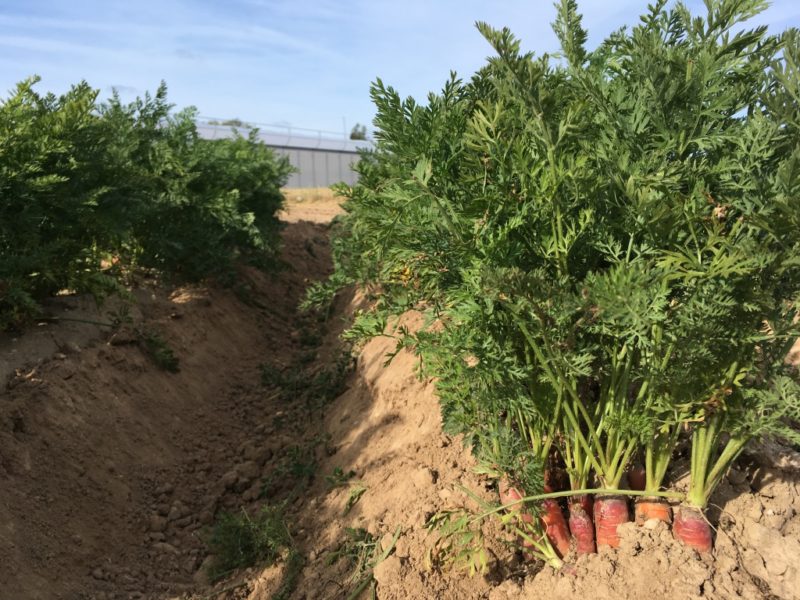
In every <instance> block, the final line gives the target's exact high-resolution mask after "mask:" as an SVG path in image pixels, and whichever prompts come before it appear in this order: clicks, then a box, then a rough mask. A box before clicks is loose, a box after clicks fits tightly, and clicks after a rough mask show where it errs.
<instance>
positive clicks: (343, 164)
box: [197, 121, 372, 188]
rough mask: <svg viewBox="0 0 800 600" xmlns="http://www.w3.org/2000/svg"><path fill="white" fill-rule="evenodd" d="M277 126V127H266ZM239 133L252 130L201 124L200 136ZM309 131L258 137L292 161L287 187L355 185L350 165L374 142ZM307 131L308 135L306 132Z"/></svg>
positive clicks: (221, 136)
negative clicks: (312, 133)
mask: <svg viewBox="0 0 800 600" xmlns="http://www.w3.org/2000/svg"><path fill="white" fill-rule="evenodd" d="M267 127H268V128H269V127H275V126H267ZM237 131H238V132H239V133H241V134H243V135H247V133H248V132H249V131H251V130H250V129H249V127H246V126H245V127H239V128H235V127H230V126H228V125H218V124H212V123H205V122H202V121H200V122H198V123H197V133H198V134H199V135H200V136H201V137H203V138H205V139H210V140H215V139H224V138H232V137H233V136H235V135H237ZM308 131H310V130H301V131H300V133H299V134H298V132H297V130H294V133H293V130H292V128H289V127H287V128H282V129H281V131H269V130H268V129H259V130H258V134H257V137H258V139H259V140H260V141H262V142H263V143H264V144H265V145H267V146H269V147H270V148H272V149H273V150H274V151H275V152H278V153H280V154H284V155H286V156H288V157H289V162H290V163H291V164H292V166H294V167H295V168H296V169H299V172H298V173H295V174H293V175H292V176H291V177H290V178H289V182H288V183H287V185H286V187H290V188H298V187H329V186H331V185H333V184H334V183H339V182H340V181H344V182H345V183H347V184H349V185H353V184H354V183H355V182H356V180H357V179H358V177H357V175H356V174H355V173H354V172H353V170H352V169H351V168H350V165H351V164H353V163H355V162H358V158H359V157H358V152H357V149H359V148H371V147H372V143H371V142H369V141H366V140H350V139H347V138H341V139H336V138H327V137H323V135H322V134H323V133H324V132H322V131H317V132H316V133H317V135H309V134H308ZM303 132H305V133H303Z"/></svg>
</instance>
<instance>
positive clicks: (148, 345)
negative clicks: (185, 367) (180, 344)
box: [139, 330, 180, 373]
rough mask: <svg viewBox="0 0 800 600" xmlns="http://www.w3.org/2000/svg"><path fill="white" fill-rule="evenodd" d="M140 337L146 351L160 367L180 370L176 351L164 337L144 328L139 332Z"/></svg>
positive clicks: (173, 370) (172, 371) (171, 370)
mask: <svg viewBox="0 0 800 600" xmlns="http://www.w3.org/2000/svg"><path fill="white" fill-rule="evenodd" d="M139 338H140V340H141V343H142V345H143V347H144V351H145V353H147V355H148V356H149V357H150V359H151V360H152V361H153V362H154V363H155V364H156V366H157V367H158V368H160V369H164V370H165V371H169V372H170V373H177V372H178V371H180V360H179V359H178V357H177V356H175V352H174V351H173V350H172V348H170V346H169V344H168V343H167V341H166V340H165V339H164V337H163V336H162V335H161V334H160V333H158V332H156V331H152V330H144V331H141V332H140V333H139Z"/></svg>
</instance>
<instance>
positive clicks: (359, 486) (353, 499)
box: [344, 482, 367, 514]
mask: <svg viewBox="0 0 800 600" xmlns="http://www.w3.org/2000/svg"><path fill="white" fill-rule="evenodd" d="M366 491H367V486H365V485H364V484H363V483H361V482H356V483H353V484H352V487H351V488H350V495H349V496H348V497H347V502H345V504H344V514H347V513H349V512H350V510H351V509H352V508H353V507H354V506H355V505H356V504H357V503H358V501H359V500H361V496H363V495H364V492H366Z"/></svg>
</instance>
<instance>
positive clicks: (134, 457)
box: [0, 222, 336, 600]
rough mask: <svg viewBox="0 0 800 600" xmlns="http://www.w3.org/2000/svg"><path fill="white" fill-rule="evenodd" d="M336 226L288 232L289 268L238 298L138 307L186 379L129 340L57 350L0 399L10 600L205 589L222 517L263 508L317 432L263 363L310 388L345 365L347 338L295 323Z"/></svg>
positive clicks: (1, 552)
mask: <svg viewBox="0 0 800 600" xmlns="http://www.w3.org/2000/svg"><path fill="white" fill-rule="evenodd" d="M326 229H327V228H326V226H325V225H319V224H314V223H309V222H293V223H290V224H289V225H288V226H287V228H286V230H285V232H284V251H283V256H282V259H283V261H284V263H285V265H287V266H286V268H285V269H284V270H282V271H280V272H278V273H277V274H275V275H273V276H270V275H265V274H263V273H260V272H258V271H255V270H247V271H245V272H244V273H243V275H244V277H245V281H246V282H247V285H243V286H239V287H237V288H235V289H233V290H220V289H214V288H204V287H192V288H182V289H178V290H174V291H172V292H171V293H167V292H165V291H164V290H161V289H153V290H149V292H148V293H147V294H139V296H144V298H143V299H142V300H143V301H140V302H139V303H138V307H137V311H136V312H137V313H140V314H141V322H142V323H143V324H144V327H145V328H146V329H147V330H148V331H153V332H157V333H158V335H159V337H160V338H162V339H163V340H164V341H165V342H166V344H167V345H168V346H169V347H170V348H172V349H173V350H174V352H175V355H176V356H177V357H178V359H179V361H180V372H178V373H170V372H167V371H164V370H161V369H159V368H158V367H156V366H155V365H154V364H153V362H152V360H151V359H149V358H148V357H147V356H146V355H145V354H144V353H143V351H142V348H141V344H138V343H135V342H136V336H135V335H133V332H132V331H130V330H129V329H123V330H122V331H121V332H120V333H117V334H116V335H114V336H113V337H111V338H110V339H107V336H106V338H102V337H101V339H99V340H97V341H95V342H92V341H91V338H81V345H87V346H88V347H84V348H83V349H80V350H79V349H78V348H77V347H76V344H75V343H74V342H71V343H66V344H65V343H62V344H61V346H60V347H59V346H56V347H50V345H49V344H48V345H46V346H45V349H47V350H50V351H51V355H50V356H45V357H43V358H44V359H45V360H43V361H42V360H40V361H37V362H38V363H39V364H38V365H36V364H35V363H34V364H33V365H31V364H28V366H27V367H26V368H22V369H20V370H19V371H17V376H16V377H14V376H12V377H11V379H10V380H9V382H8V387H7V389H6V391H4V392H3V394H2V397H1V399H0V424H2V429H0V598H2V599H3V600H6V599H8V600H11V599H12V598H13V599H19V600H24V599H26V598H31V599H32V598H48V599H49V598H69V599H72V598H142V597H146V598H156V597H168V596H170V595H174V594H176V593H180V592H189V591H191V590H194V589H197V588H198V584H200V587H201V588H202V587H203V585H202V584H203V576H202V571H199V568H200V566H201V564H202V562H203V560H204V558H205V554H206V550H205V544H204V541H203V533H204V530H205V529H206V528H207V527H208V526H209V525H210V524H211V523H212V521H213V519H214V517H215V514H216V513H219V512H220V511H222V510H238V509H239V508H240V507H242V506H243V507H250V506H253V505H255V504H257V503H258V499H259V496H261V491H262V480H263V478H264V477H267V476H269V475H271V473H272V470H273V468H272V462H274V461H273V458H277V455H278V454H279V453H281V452H286V451H287V449H288V448H289V447H290V446H291V445H292V444H302V441H303V439H304V435H305V434H306V433H309V435H313V433H311V432H313V423H311V422H310V421H309V420H310V419H311V420H313V418H314V414H315V412H314V411H310V410H309V407H308V406H306V405H305V404H301V403H299V402H298V403H297V404H292V400H293V399H291V398H290V399H286V398H284V397H280V396H281V394H279V393H276V390H275V389H274V388H271V387H270V386H268V385H266V386H265V385H264V384H262V382H261V374H262V366H263V365H265V364H266V365H270V366H271V368H273V369H279V370H282V369H289V368H290V369H302V372H303V373H304V374H305V375H306V376H308V377H313V375H314V374H315V373H316V371H317V370H318V369H320V368H323V366H324V365H325V364H327V362H326V361H327V359H328V357H327V355H326V353H328V354H333V353H335V348H334V347H333V345H335V344H336V342H335V337H336V336H335V334H336V332H333V333H332V335H331V336H329V337H331V338H333V339H334V342H333V345H331V344H323V343H322V341H323V338H322V336H321V332H322V328H324V327H325V325H324V324H320V323H316V322H309V321H308V317H304V316H303V315H299V314H298V312H297V310H296V306H297V304H298V302H299V300H300V297H301V295H302V293H303V290H304V288H305V286H306V283H307V281H308V280H309V279H320V278H322V277H324V276H325V275H326V274H327V272H328V269H329V267H330V258H329V249H328V239H327V231H326ZM137 320H138V319H137ZM70 327H71V328H73V329H74V328H75V327H76V326H75V325H74V324H71V325H70ZM54 329H55V328H54ZM65 335H66V334H64V332H63V331H60V330H59V331H58V334H56V332H55V331H54V332H53V333H52V335H48V336H45V339H49V340H52V339H55V338H59V337H61V338H64V337H65ZM97 335H100V334H97ZM66 338H67V339H71V338H70V336H69V335H66ZM36 343H39V342H38V341H37V342H36ZM20 345H21V346H24V345H25V344H24V343H20V342H18V343H16V344H15V346H14V349H15V350H16V348H17V347H19V346H20ZM54 350H55V351H56V352H52V351H54ZM62 350H64V351H62ZM26 357H27V355H26ZM301 357H302V359H303V361H304V365H303V366H302V367H298V366H297V365H298V360H299V359H300V358H301ZM2 359H3V360H5V361H6V363H7V364H10V363H11V362H12V361H14V360H17V361H19V360H21V357H20V354H19V353H18V352H10V353H9V354H6V355H5V356H3V357H2ZM316 414H317V415H318V414H319V411H316ZM301 415H302V417H301ZM317 420H319V418H318V417H317ZM297 425H301V427H297ZM298 429H299V430H300V431H295V430H298ZM198 573H200V574H198Z"/></svg>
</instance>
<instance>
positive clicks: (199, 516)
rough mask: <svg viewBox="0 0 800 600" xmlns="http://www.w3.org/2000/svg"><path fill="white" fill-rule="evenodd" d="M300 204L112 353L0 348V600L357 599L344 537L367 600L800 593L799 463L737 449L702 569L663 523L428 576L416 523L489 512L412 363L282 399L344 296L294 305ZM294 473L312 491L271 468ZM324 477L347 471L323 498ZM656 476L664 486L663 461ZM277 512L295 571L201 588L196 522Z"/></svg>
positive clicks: (352, 299) (309, 236)
mask: <svg viewBox="0 0 800 600" xmlns="http://www.w3.org/2000/svg"><path fill="white" fill-rule="evenodd" d="M297 204H298V205H297V206H294V205H291V204H290V207H289V212H288V214H287V215H286V220H287V222H288V225H287V227H286V229H285V231H284V234H283V237H284V250H283V256H282V258H283V261H284V263H285V264H286V265H287V266H286V268H284V269H282V270H279V271H278V272H276V273H273V274H264V273H261V272H258V271H255V270H250V269H244V270H243V271H242V276H243V278H244V279H243V280H244V281H245V282H246V283H245V284H244V285H240V286H237V287H235V288H233V289H223V288H220V287H216V286H213V285H206V286H192V287H184V288H177V289H167V288H164V287H159V286H150V287H145V288H142V289H140V290H137V291H136V292H135V302H134V304H133V309H132V310H131V313H130V314H131V317H132V319H133V323H132V324H130V325H128V326H126V327H123V328H122V329H121V330H119V331H117V332H116V333H114V334H110V333H109V331H108V328H105V327H100V326H96V325H91V324H86V323H77V322H75V321H70V322H67V321H63V322H61V323H59V324H51V325H47V326H42V327H39V328H37V329H36V330H35V331H33V332H28V333H26V334H25V335H22V336H18V337H16V338H10V337H7V338H5V339H0V367H2V369H5V371H4V373H5V375H4V378H3V379H2V380H0V386H5V387H4V388H0V389H3V390H4V391H2V394H1V395H0V600H6V599H8V600H12V599H13V600H17V599H19V600H27V599H31V600H33V599H51V598H53V599H68V600H72V599H76V600H78V599H94V598H97V599H106V600H109V599H112V598H114V599H128V598H147V599H150V598H152V599H155V600H167V599H176V600H177V599H183V600H189V599H192V600H200V599H204V598H219V599H230V600H233V599H237V600H241V599H245V598H247V599H248V600H267V599H271V598H273V597H275V594H276V593H278V592H279V591H280V590H282V589H285V588H283V586H285V584H286V583H287V581H289V580H290V579H291V578H292V576H295V575H296V577H297V580H296V583H295V588H294V591H293V593H291V594H287V595H286V596H284V597H291V598H294V599H295V600H299V599H306V600H316V599H323V600H327V599H339V598H341V599H345V598H348V597H349V596H350V594H351V593H352V592H353V591H354V589H355V588H356V586H357V585H358V583H359V582H360V581H363V578H362V577H361V576H359V575H355V574H354V573H355V571H356V569H355V567H354V566H353V565H352V564H351V563H349V562H348V560H347V559H346V558H341V559H339V560H334V557H335V554H334V553H335V552H336V551H337V550H341V549H342V544H343V542H344V541H345V540H347V539H348V529H350V530H351V531H353V530H358V529H363V530H365V531H366V532H367V535H368V536H369V539H372V540H376V541H377V542H378V544H379V545H380V547H381V548H382V549H384V550H389V551H388V554H387V557H386V558H385V560H383V561H382V562H380V563H379V564H378V565H377V566H376V567H375V569H374V573H373V575H374V581H375V590H376V594H377V598H379V599H380V600H389V599H397V600H400V599H416V598H420V599H428V598H430V599H489V600H504V599H509V600H512V599H513V600H517V599H520V600H521V599H523V598H524V599H529V598H531V599H532V598H548V599H550V600H558V599H565V600H566V599H568V598H570V599H571V598H580V597H591V598H595V599H598V600H611V599H618V598H619V599H626V598H631V599H633V598H642V597H645V598H661V597H670V598H674V599H676V600H678V599H682V598H687V599H688V598H709V599H719V600H722V599H723V598H736V597H741V598H781V599H790V598H798V597H800V567H799V566H798V564H797V557H798V556H800V515H798V513H800V489H798V485H800V482H798V473H800V470H798V467H800V457H798V455H797V454H796V453H794V452H792V451H790V450H787V449H785V448H782V447H780V446H777V445H764V446H759V447H755V448H753V449H752V450H751V451H749V452H748V453H747V454H745V455H744V456H743V457H742V458H741V459H740V460H739V461H738V463H737V465H736V466H735V468H734V469H733V470H732V471H731V473H730V474H729V475H728V476H727V478H726V480H725V481H724V482H723V484H722V485H721V486H720V489H719V490H718V492H717V493H716V495H715V496H714V498H713V499H712V504H713V505H714V508H713V510H712V511H710V515H709V517H710V519H711V522H712V524H714V526H715V527H716V530H717V535H716V543H715V549H714V552H713V555H712V556H709V557H699V556H698V555H696V554H695V553H694V552H692V551H690V550H687V549H686V548H684V547H683V546H681V545H680V544H678V543H677V542H675V540H673V538H672V534H671V533H670V532H669V531H668V529H667V528H666V527H665V526H663V525H661V524H656V523H648V524H647V525H646V526H645V527H637V526H635V525H633V524H629V525H626V526H624V527H623V531H622V544H621V547H620V548H619V549H617V550H602V551H601V552H600V553H599V554H596V555H592V556H584V557H580V558H577V559H575V558H574V557H572V556H569V557H567V566H566V567H565V568H564V569H562V570H561V571H555V570H553V569H551V568H549V567H543V566H542V565H539V564H536V563H530V562H528V561H526V560H524V559H523V557H522V556H521V555H520V553H519V552H517V551H516V550H515V549H514V547H513V546H512V545H511V544H508V543H506V542H508V541H511V540H510V539H509V538H508V536H507V535H505V534H504V533H502V531H500V529H499V526H498V524H497V523H496V522H494V521H489V523H488V524H487V525H486V526H485V527H484V533H485V535H486V538H487V540H488V542H487V552H486V559H487V571H486V573H485V574H482V575H481V574H478V575H475V576H474V577H470V576H469V575H468V574H467V573H465V572H463V571H458V570H454V569H452V568H449V567H448V565H447V564H444V563H443V562H442V561H441V555H438V554H437V549H439V548H441V546H440V545H437V543H436V542H437V540H438V535H437V533H436V532H431V533H429V532H428V531H427V529H426V527H425V523H426V522H427V521H428V519H429V517H430V516H431V515H433V514H434V513H436V512H437V511H441V510H447V509H456V508H460V507H466V508H468V509H469V510H473V511H475V510H478V506H477V504H476V502H475V500H474V499H471V498H469V497H468V496H467V495H466V494H465V493H464V492H463V490H464V489H467V490H470V491H471V492H472V493H473V494H475V496H476V497H478V498H482V499H484V500H488V501H492V500H494V498H495V497H496V492H495V491H494V490H493V488H492V487H491V486H490V485H489V482H488V481H487V480H486V479H485V478H483V477H482V476H479V475H477V474H475V472H474V470H473V468H474V466H475V463H474V461H473V459H472V457H471V455H470V453H469V452H468V451H467V450H466V449H465V448H464V447H463V445H462V443H461V440H460V439H459V438H458V437H456V438H453V437H451V436H448V435H446V434H444V433H443V432H442V430H441V419H440V414H439V407H438V403H437V399H436V396H435V393H434V389H433V384H432V382H431V381H420V380H419V379H418V377H417V374H416V369H415V365H416V359H415V357H414V356H413V355H412V354H410V353H409V352H407V351H405V350H403V351H400V352H399V353H398V354H397V356H396V357H395V358H394V360H393V361H392V362H391V363H390V364H389V365H388V366H384V363H385V360H386V356H387V354H388V353H390V352H392V351H394V350H395V342H394V340H393V339H392V338H390V337H379V338H376V339H373V340H372V341H370V342H369V343H368V344H366V346H365V347H364V348H362V349H360V351H359V352H358V353H357V359H356V361H355V365H354V368H353V371H352V372H351V374H350V375H349V377H348V378H347V379H346V382H345V387H346V388H347V389H346V390H345V391H344V393H342V394H341V395H339V396H338V397H337V398H335V399H332V400H327V399H326V397H327V396H331V395H333V392H334V391H336V390H335V384H334V383H331V384H330V386H331V387H330V389H327V388H325V386H324V385H323V386H322V387H320V386H317V387H311V388H308V389H310V390H311V392H313V393H311V394H310V395H309V393H308V389H307V388H305V387H303V385H302V382H306V383H307V382H310V381H315V380H316V379H315V378H317V377H319V376H321V375H325V374H326V373H330V372H335V371H336V369H339V368H340V367H342V365H346V361H344V362H343V358H342V356H343V355H342V343H341V342H340V341H339V339H338V335H339V334H340V333H341V331H342V330H343V329H344V328H345V326H346V322H347V319H348V317H349V315H350V314H352V312H353V311H354V310H356V309H357V308H358V307H359V306H363V303H364V300H363V298H361V297H359V296H358V295H355V296H354V295H353V294H343V295H342V296H341V297H339V298H337V299H336V301H335V302H334V305H333V306H332V309H331V311H330V313H328V314H326V315H319V314H307V313H302V312H300V311H298V310H297V308H296V306H297V303H298V301H299V299H300V298H301V296H302V293H303V290H304V288H305V286H306V285H307V283H308V282H309V281H313V280H317V279H321V278H323V277H324V276H325V275H326V274H327V273H328V272H329V269H330V256H329V244H328V238H327V234H328V230H327V226H326V225H325V222H326V221H328V220H330V218H331V217H332V216H334V214H336V213H337V212H338V211H339V210H340V209H339V207H338V204H337V203H334V202H325V203H322V204H321V205H320V206H311V203H307V204H304V203H302V202H301V203H297ZM311 221H316V222H311ZM112 309H113V310H116V308H115V307H114V305H112ZM52 310H53V311H54V314H57V315H62V316H64V315H68V316H72V317H75V318H81V319H83V320H97V321H104V320H107V319H108V318H109V316H108V310H109V308H108V307H107V306H105V307H102V308H99V309H98V308H96V307H94V306H93V305H92V304H91V303H87V301H85V300H81V299H74V298H61V299H58V300H57V302H56V304H54V306H53V308H52ZM401 324H403V325H406V326H408V327H412V328H413V327H419V326H420V325H421V317H420V315H418V314H415V313H409V314H407V315H405V316H404V317H403V319H402V320H401ZM145 329H146V330H147V331H155V332H158V334H159V335H160V336H161V337H162V338H163V339H164V341H165V342H166V343H167V344H168V346H169V347H171V348H172V349H173V350H174V352H175V354H176V355H177V357H178V358H179V359H180V372H178V373H170V372H168V371H164V370H162V369H160V368H158V366H156V365H155V364H154V362H153V360H152V359H151V358H150V357H149V356H148V355H147V354H146V353H145V352H144V350H143V345H142V343H141V336H140V335H139V333H137V330H138V331H142V330H145ZM2 369H0V370H2ZM275 373H282V374H283V375H284V376H292V377H294V378H295V380H296V381H300V382H301V383H300V384H297V385H295V387H294V388H292V389H290V390H288V392H287V389H285V388H281V387H280V386H278V385H276V384H275V383H274V382H273V381H272V380H271V379H270V378H269V377H266V378H264V380H262V375H263V374H273V375H274V374H275ZM6 381H7V384H6ZM323 381H327V380H324V379H323ZM302 462H306V463H309V465H310V466H311V468H312V470H311V473H310V475H308V476H307V475H303V476H297V475H296V474H295V475H291V473H290V472H287V469H286V466H287V465H292V464H294V465H295V466H297V465H298V464H299V463H302ZM301 466H302V465H301ZM336 469H340V470H341V473H345V474H347V473H349V472H350V471H352V472H353V475H352V476H351V477H349V478H339V480H338V483H339V485H332V484H331V478H329V476H333V475H334V473H335V472H336V471H335V470H336ZM289 471H291V469H290V470H289ZM671 477H672V479H673V480H674V481H676V482H677V485H679V486H680V485H683V484H685V477H686V474H685V459H684V458H680V459H679V460H677V461H676V463H675V465H674V469H673V471H672V473H671ZM359 489H362V490H363V492H361V495H360V496H359V497H358V500H357V501H356V502H355V503H352V502H349V500H350V499H352V498H353V495H354V494H355V492H354V490H356V491H357V490H359ZM280 502H286V503H287V509H286V510H287V516H288V519H287V521H288V524H289V527H290V530H291V532H292V536H293V541H294V544H295V547H296V550H297V552H298V553H299V555H300V556H301V557H302V562H301V570H299V573H297V572H296V571H297V569H293V568H292V563H291V561H290V560H289V556H288V555H284V558H283V559H282V560H280V561H278V562H277V564H275V565H273V566H270V567H267V568H262V567H253V568H250V569H246V570H244V571H242V572H239V573H235V574H233V575H232V576H231V577H230V578H228V579H226V580H224V581H221V582H218V583H216V584H214V585H211V584H210V583H209V582H208V579H207V576H206V567H207V566H208V564H209V563H210V560H211V559H210V558H209V557H208V549H207V546H206V544H205V540H206V538H207V535H208V531H209V528H210V527H211V525H212V524H213V522H214V520H215V519H216V518H217V517H218V516H219V514H220V513H221V512H223V511H238V510H241V509H244V510H247V511H249V512H251V513H253V512H255V511H256V510H258V508H259V507H260V506H262V505H263V504H265V503H270V504H275V503H280ZM348 504H352V506H350V507H349V508H348ZM378 554H380V552H378ZM294 566H297V562H295V563H294ZM364 574H366V575H368V574H369V571H368V570H365V571H363V572H362V575H364ZM370 589H371V584H369V585H367V586H366V587H365V592H369V590H370ZM364 597H369V595H368V593H365V594H364Z"/></svg>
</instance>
